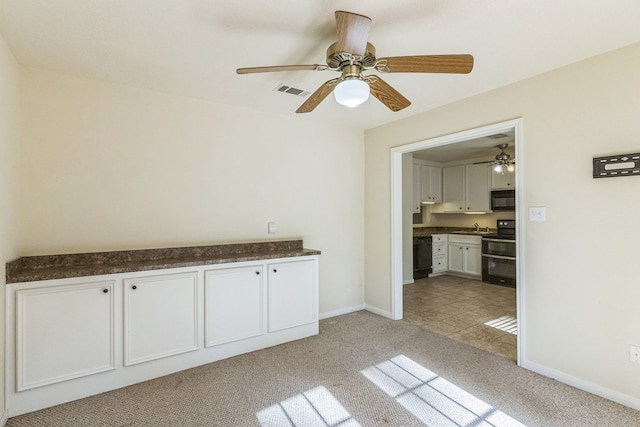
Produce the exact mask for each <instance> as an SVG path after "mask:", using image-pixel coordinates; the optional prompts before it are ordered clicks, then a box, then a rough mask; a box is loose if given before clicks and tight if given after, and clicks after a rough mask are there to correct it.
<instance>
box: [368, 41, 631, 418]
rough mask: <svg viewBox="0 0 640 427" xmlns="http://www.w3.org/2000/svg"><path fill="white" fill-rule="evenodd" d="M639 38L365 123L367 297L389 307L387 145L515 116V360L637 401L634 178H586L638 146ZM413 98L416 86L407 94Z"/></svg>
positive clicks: (378, 305)
mask: <svg viewBox="0 0 640 427" xmlns="http://www.w3.org/2000/svg"><path fill="white" fill-rule="evenodd" d="M638 58H640V44H636V45H633V46H629V47H627V48H625V49H621V50H617V51H614V52H610V53H608V54H605V55H601V56H598V57H595V58H592V59H590V60H587V61H583V62H580V63H577V64H574V65H571V66H568V67H565V68H562V69H559V70H557V71H554V72H550V73H547V74H544V75H541V76H538V77H535V78H532V79H529V80H525V81H522V82H519V83H516V84H513V85H510V86H507V87H503V88H500V89H497V90H494V91H491V92H488V93H485V94H482V95H479V96H476V97H472V98H469V99H467V100H464V101H461V102H458V103H455V104H451V105H448V106H446V107H443V108H440V109H436V110H433V111H431V112H427V113H425V114H420V115H416V116H414V117H411V118H408V119H406V120H402V121H398V122H395V123H393V124H389V125H385V126H381V127H378V128H375V129H371V130H369V131H367V132H366V133H365V194H366V204H365V208H366V211H367V216H366V217H365V241H366V245H365V248H366V249H365V281H366V284H367V286H366V293H365V301H366V303H367V304H368V305H371V306H374V307H376V308H377V309H378V310H380V311H390V310H391V301H390V295H391V279H390V278H391V273H390V265H391V263H390V188H389V187H390V173H389V170H390V159H389V156H390V148H391V147H394V146H400V145H404V144H407V143H410V142H416V141H421V140H425V139H428V138H433V137H436V136H442V135H447V134H451V133H455V132H459V131H463V130H467V129H472V128H477V127H481V126H484V125H488V124H492V123H497V122H503V121H507V120H510V119H513V118H517V117H522V118H523V135H524V141H523V145H522V151H521V155H520V156H519V158H518V167H519V168H520V173H521V174H522V177H523V181H522V184H523V185H522V187H521V188H520V193H519V194H520V197H522V199H523V202H524V206H525V207H529V206H546V208H547V220H546V222H529V221H526V213H524V215H523V216H522V218H523V219H524V220H523V221H522V222H523V224H521V225H522V231H523V236H521V237H523V241H522V243H523V244H524V246H523V249H524V251H523V252H524V253H523V254H521V255H524V269H523V270H524V271H523V279H524V280H523V283H522V285H523V286H522V288H521V290H522V291H523V300H524V307H523V308H524V310H523V312H522V313H521V316H523V320H524V321H525V326H526V333H525V337H524V341H523V344H524V359H525V360H523V361H522V362H523V364H524V365H525V366H527V367H530V368H532V369H535V370H537V371H539V372H544V373H546V374H548V375H553V376H557V377H559V378H561V379H562V380H563V381H567V382H571V383H573V384H575V385H578V386H580V387H582V388H587V389H590V390H592V391H594V392H596V393H599V394H603V395H606V396H607V397H610V398H613V399H615V400H618V401H621V402H624V403H626V404H628V405H630V406H635V407H636V408H638V409H640V365H638V364H634V363H630V362H629V344H636V345H640V329H639V326H638V325H639V322H638V302H639V301H640V282H639V281H638V271H637V265H638V246H637V245H638V242H639V241H640V226H638V212H640V197H637V196H638V194H639V190H640V178H638V177H628V178H610V179H596V180H594V179H593V178H592V177H591V168H592V164H591V161H592V158H593V157H594V156H600V155H606V154H616V153H633V152H635V153H637V152H639V151H640V149H639V147H640V145H639V141H640V119H639V113H640V96H639V95H640V78H639V76H640V61H639V60H638ZM414 96H415V95H414Z"/></svg>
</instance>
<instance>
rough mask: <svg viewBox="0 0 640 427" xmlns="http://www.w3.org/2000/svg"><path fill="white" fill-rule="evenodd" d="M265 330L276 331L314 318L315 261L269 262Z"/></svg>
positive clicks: (315, 317)
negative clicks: (266, 326)
mask: <svg viewBox="0 0 640 427" xmlns="http://www.w3.org/2000/svg"><path fill="white" fill-rule="evenodd" d="M268 269H269V274H268V297H267V298H268V310H269V312H268V330H269V332H276V331H280V330H283V329H288V328H292V327H296V326H302V325H307V324H311V323H314V322H317V320H318V318H317V313H318V301H317V296H316V292H315V291H314V286H313V283H314V277H315V276H316V271H315V263H313V262H311V261H292V262H281V263H273V264H269V266H268Z"/></svg>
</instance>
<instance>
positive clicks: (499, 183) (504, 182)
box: [491, 168, 516, 190]
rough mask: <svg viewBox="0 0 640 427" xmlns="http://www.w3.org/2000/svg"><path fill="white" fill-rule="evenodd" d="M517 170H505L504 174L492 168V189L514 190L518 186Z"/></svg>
mask: <svg viewBox="0 0 640 427" xmlns="http://www.w3.org/2000/svg"><path fill="white" fill-rule="evenodd" d="M515 180H516V174H515V172H505V173H504V174H502V173H498V172H495V171H494V170H493V168H492V169H491V189H492V190H513V189H514V188H516V183H515Z"/></svg>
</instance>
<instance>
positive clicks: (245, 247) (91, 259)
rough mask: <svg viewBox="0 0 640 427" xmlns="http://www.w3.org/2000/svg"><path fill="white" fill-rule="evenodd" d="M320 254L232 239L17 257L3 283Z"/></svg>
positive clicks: (295, 243) (295, 244)
mask: <svg viewBox="0 0 640 427" xmlns="http://www.w3.org/2000/svg"><path fill="white" fill-rule="evenodd" d="M307 255H320V251H317V250H314V249H305V248H303V247H302V240H286V241H275V242H252V243H232V244H222V245H211V246H192V247H181V248H163V249H140V250H128V251H113V252H90V253H77V254H63V255H40V256H29V257H22V258H18V259H16V260H14V261H11V262H8V263H7V264H6V283H7V284H10V283H21V282H32V281H39V280H51V279H66V278H71V277H82V276H98V275H103V274H117V273H129V272H135V271H149V270H161V269H167V268H178V267H192V266H198V265H208V264H224V263H231V262H242V261H255V260H265V259H275V258H290V257H299V256H307Z"/></svg>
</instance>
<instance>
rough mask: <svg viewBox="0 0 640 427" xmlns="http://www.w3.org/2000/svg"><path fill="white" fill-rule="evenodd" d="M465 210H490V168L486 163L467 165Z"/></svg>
mask: <svg viewBox="0 0 640 427" xmlns="http://www.w3.org/2000/svg"><path fill="white" fill-rule="evenodd" d="M464 169H465V171H464V172H465V173H464V175H465V192H464V193H465V199H466V205H465V211H466V212H489V211H490V210H491V199H490V189H491V187H490V181H489V180H490V178H491V177H490V175H489V173H490V169H489V168H488V167H487V165H486V164H484V163H482V164H477V165H474V164H471V165H465V167H464Z"/></svg>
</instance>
